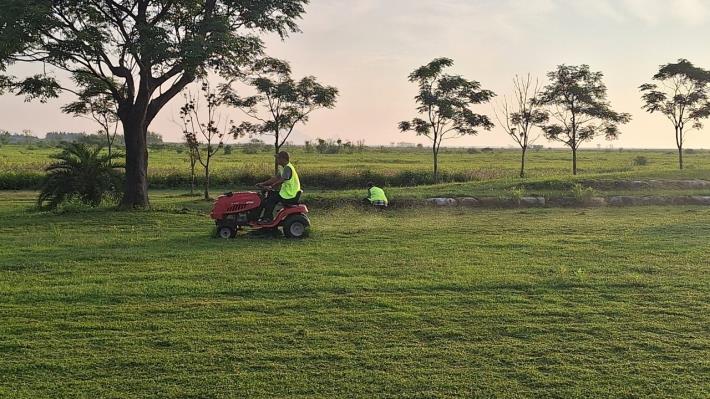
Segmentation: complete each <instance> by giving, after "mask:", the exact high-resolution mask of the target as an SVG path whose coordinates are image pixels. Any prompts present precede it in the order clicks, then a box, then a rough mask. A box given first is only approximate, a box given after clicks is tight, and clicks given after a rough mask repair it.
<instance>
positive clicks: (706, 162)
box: [0, 145, 710, 189]
mask: <svg viewBox="0 0 710 399" xmlns="http://www.w3.org/2000/svg"><path fill="white" fill-rule="evenodd" d="M290 150H291V151H292V153H293V159H294V163H295V164H296V165H297V167H298V170H299V173H300V174H301V175H302V178H303V182H304V185H305V186H306V187H307V188H311V189H318V188H326V189H343V188H359V187H361V186H362V185H363V184H364V183H365V182H367V181H368V180H373V181H375V182H377V183H378V184H383V185H385V186H393V187H396V186H418V185H425V184H430V183H431V154H430V153H429V151H428V150H426V149H422V150H417V149H407V150H401V149H389V148H384V149H372V148H371V149H367V150H366V151H364V152H362V153H357V152H356V153H353V154H335V155H321V154H315V153H305V152H304V151H303V149H302V148H292V149H290ZM57 151H58V150H57V149H56V148H33V147H27V146H17V145H5V146H2V147H0V189H2V188H5V189H8V188H12V189H25V188H33V187H36V184H37V183H38V182H39V179H40V177H41V175H42V169H43V167H44V166H46V165H47V164H48V163H49V162H50V159H49V155H50V154H52V153H55V152H57ZM639 156H643V157H646V158H647V161H648V163H647V165H645V166H639V165H635V164H634V159H635V158H637V157H639ZM272 159H273V158H272V156H271V154H270V153H266V152H264V153H259V154H244V153H242V152H241V151H240V150H239V149H235V151H234V152H233V153H232V154H230V155H224V154H220V155H219V156H217V157H215V158H214V164H213V167H212V171H213V182H214V184H215V186H220V187H234V186H245V185H249V184H251V183H253V182H254V181H256V180H258V179H260V178H263V177H264V176H266V175H268V174H269V173H271V171H272V163H271V162H272ZM527 165H528V167H527V172H528V177H529V179H557V180H569V179H570V175H571V172H570V170H571V163H570V153H569V151H564V150H542V151H539V152H535V151H531V152H530V155H529V158H528V162H527ZM686 165H687V169H686V170H685V171H683V172H680V171H678V168H677V154H676V152H674V151H672V150H665V151H660V150H653V151H650V150H649V151H618V150H614V151H599V150H588V151H582V152H580V156H579V168H580V178H604V177H610V178H625V179H629V178H637V177H638V178H674V179H678V178H708V177H709V176H710V152H704V151H692V152H691V153H688V154H687V155H686ZM149 169H150V170H149V173H150V180H151V183H152V185H153V187H163V188H181V187H186V186H187V182H188V176H189V163H188V159H187V156H186V154H185V153H182V154H179V153H178V152H177V151H176V150H175V149H174V148H173V149H161V150H151V151H150V166H149ZM441 170H442V171H443V173H444V178H445V180H448V181H455V182H492V181H497V182H506V184H508V183H510V182H511V181H519V179H518V170H519V152H518V151H515V150H500V149H496V150H494V151H492V152H479V153H473V154H470V153H467V152H466V151H465V150H447V151H446V152H444V153H443V154H442V155H441ZM200 179H201V174H200Z"/></svg>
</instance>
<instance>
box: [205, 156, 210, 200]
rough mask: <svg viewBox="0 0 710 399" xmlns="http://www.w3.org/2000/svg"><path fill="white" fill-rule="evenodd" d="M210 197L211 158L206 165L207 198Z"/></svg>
mask: <svg viewBox="0 0 710 399" xmlns="http://www.w3.org/2000/svg"><path fill="white" fill-rule="evenodd" d="M208 199H210V160H209V159H207V165H205V200H208Z"/></svg>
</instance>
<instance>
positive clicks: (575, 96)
mask: <svg viewBox="0 0 710 399" xmlns="http://www.w3.org/2000/svg"><path fill="white" fill-rule="evenodd" d="M547 77H548V79H549V80H550V82H549V84H548V85H547V86H545V88H544V89H543V91H542V93H541V95H540V102H541V103H542V104H546V105H547V106H548V107H549V108H550V116H551V118H550V119H552V120H554V122H553V123H549V124H547V125H545V126H544V127H543V131H544V132H545V137H546V138H547V139H549V140H554V141H559V142H561V143H563V144H565V145H566V146H568V147H569V148H570V149H571V150H572V173H573V174H575V175H576V174H577V150H579V148H580V146H581V145H582V144H583V143H585V142H588V141H591V140H593V139H594V138H596V137H599V136H604V137H606V139H607V140H614V139H616V138H617V137H618V136H619V134H620V132H619V125H620V124H624V123H628V122H629V121H631V115H630V114H627V113H620V112H616V111H614V110H613V109H612V108H611V105H610V104H609V101H608V100H607V89H606V86H605V85H604V82H603V80H602V79H603V78H604V74H602V73H601V72H592V71H591V70H590V69H589V66H588V65H580V66H571V65H559V66H558V67H557V69H556V70H554V71H552V72H549V73H548V74H547Z"/></svg>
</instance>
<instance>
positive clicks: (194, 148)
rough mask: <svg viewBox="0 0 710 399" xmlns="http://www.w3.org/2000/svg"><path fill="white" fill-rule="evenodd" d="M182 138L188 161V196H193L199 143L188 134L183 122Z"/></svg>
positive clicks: (195, 136) (192, 133)
mask: <svg viewBox="0 0 710 399" xmlns="http://www.w3.org/2000/svg"><path fill="white" fill-rule="evenodd" d="M183 137H184V138H185V146H186V147H187V155H188V157H189V158H188V159H189V160H190V195H193V194H195V167H196V166H197V162H198V161H197V158H198V157H199V156H200V154H199V152H200V143H199V142H198V141H197V135H195V134H194V132H190V131H188V129H187V126H185V125H184V122H183Z"/></svg>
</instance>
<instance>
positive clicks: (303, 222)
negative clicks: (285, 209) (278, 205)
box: [283, 215, 311, 238]
mask: <svg viewBox="0 0 710 399" xmlns="http://www.w3.org/2000/svg"><path fill="white" fill-rule="evenodd" d="M310 225H311V223H310V222H309V221H308V218H307V217H305V216H303V215H295V216H290V217H289V218H288V219H286V221H284V223H283V229H284V235H285V236H286V237H288V238H303V237H306V236H307V235H308V227H309V226H310Z"/></svg>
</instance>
